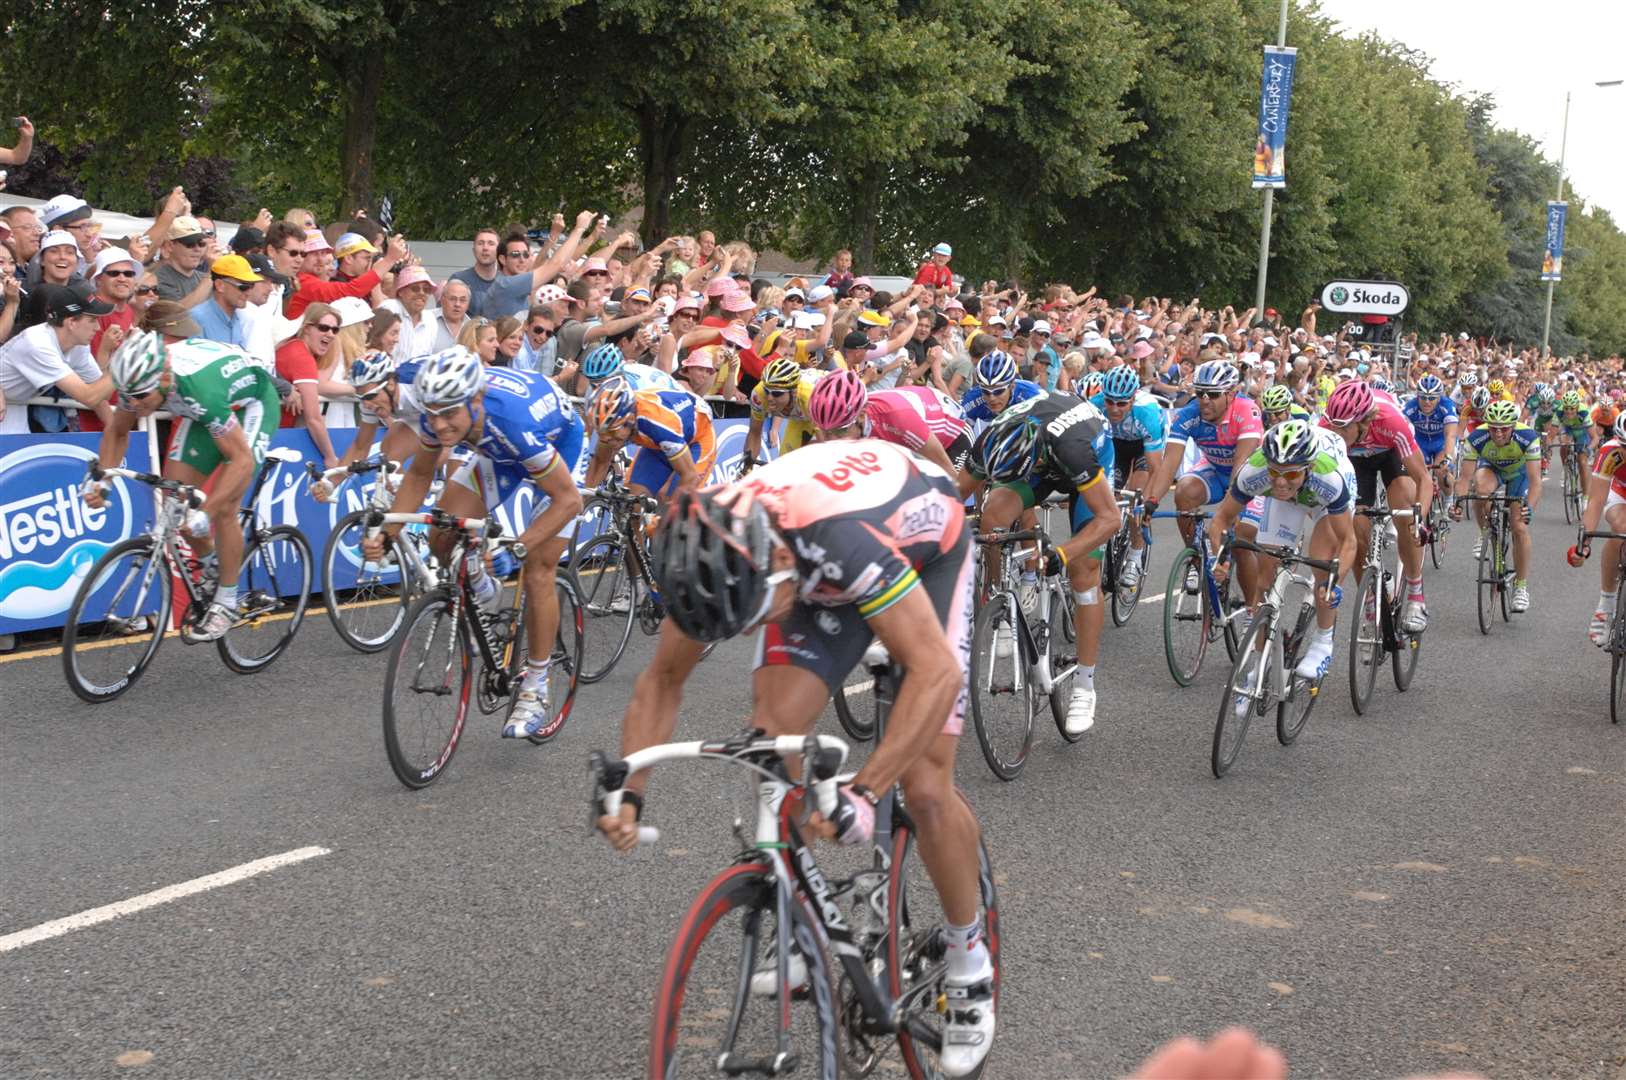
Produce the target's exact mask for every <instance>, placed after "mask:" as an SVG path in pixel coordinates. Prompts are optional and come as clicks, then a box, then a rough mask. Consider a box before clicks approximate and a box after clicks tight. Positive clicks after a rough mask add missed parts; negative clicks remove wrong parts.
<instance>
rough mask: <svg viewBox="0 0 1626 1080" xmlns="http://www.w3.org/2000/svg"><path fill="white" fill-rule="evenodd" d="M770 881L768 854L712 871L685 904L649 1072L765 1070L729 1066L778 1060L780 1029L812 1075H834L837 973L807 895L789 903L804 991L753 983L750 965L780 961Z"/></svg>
mask: <svg viewBox="0 0 1626 1080" xmlns="http://www.w3.org/2000/svg"><path fill="white" fill-rule="evenodd" d="M774 889H775V886H774V883H773V880H772V879H771V877H770V876H769V871H768V868H767V867H766V866H765V865H764V864H763V863H760V862H750V863H743V864H740V865H737V866H731V867H729V868H728V869H727V870H724V871H723V872H722V873H720V874H718V875H717V876H716V877H714V878H712V879H711V881H709V882H707V883H706V885H705V887H704V888H702V889H701V890H700V894H699V895H698V896H696V897H695V899H694V902H693V903H692V904H690V905H689V910H688V913H687V914H685V915H684V917H683V922H682V923H681V924H680V925H679V926H678V931H677V936H676V937H675V938H673V940H672V947H671V949H670V950H669V951H668V952H667V954H666V965H665V968H664V969H663V970H662V972H661V980H660V982H659V983H658V984H657V985H658V987H659V989H658V990H657V991H656V993H655V1015H654V1019H653V1021H652V1022H651V1024H650V1029H649V1076H651V1077H680V1076H700V1075H706V1076H713V1075H717V1074H718V1073H719V1072H722V1073H727V1074H729V1075H732V1074H734V1073H737V1072H743V1071H751V1072H766V1071H767V1069H766V1068H765V1067H759V1068H756V1069H750V1070H745V1069H741V1068H737V1067H736V1068H732V1069H731V1068H730V1067H729V1066H730V1065H731V1064H732V1065H739V1064H743V1063H747V1062H755V1063H758V1064H759V1066H762V1065H765V1063H768V1062H772V1061H773V1060H774V1059H775V1056H776V1054H777V1053H778V1052H779V1049H780V1046H779V1038H780V1035H781V1033H782V1032H783V1034H784V1035H785V1036H786V1037H788V1039H789V1049H790V1051H791V1052H792V1053H794V1054H796V1055H797V1056H798V1057H799V1058H800V1061H801V1063H802V1065H804V1066H808V1067H809V1069H808V1071H809V1072H810V1074H811V1075H813V1076H816V1077H830V1078H834V1077H835V1076H836V1075H837V1074H838V1072H839V1071H840V1067H841V1066H840V1062H841V1018H840V1017H839V1016H838V1015H837V1013H836V1008H835V1002H836V1000H837V998H836V993H835V979H834V975H833V971H832V968H831V963H830V957H829V954H828V953H827V952H826V951H825V948H824V945H823V942H822V937H821V935H820V934H819V933H817V932H816V930H815V928H814V927H815V922H814V916H813V914H812V913H811V912H810V911H809V910H808V909H807V906H806V903H805V901H802V900H799V899H798V900H795V901H793V902H792V903H791V908H790V916H791V917H790V923H791V931H792V934H793V936H794V938H795V948H794V950H793V952H792V954H791V955H792V958H793V959H794V960H795V961H798V962H799V963H798V966H799V967H800V968H803V969H805V970H806V972H807V983H806V988H805V990H804V989H803V988H801V987H791V988H788V989H775V990H774V991H773V992H772V993H769V994H757V993H753V992H752V981H753V980H752V973H753V972H767V971H773V970H775V968H776V959H775V955H774V954H775V937H776V935H775V923H776V921H777V920H776V918H775V895H774ZM774 981H777V980H774ZM723 1062H727V1064H722V1063H723ZM800 1071H801V1070H800V1068H799V1069H798V1074H800Z"/></svg>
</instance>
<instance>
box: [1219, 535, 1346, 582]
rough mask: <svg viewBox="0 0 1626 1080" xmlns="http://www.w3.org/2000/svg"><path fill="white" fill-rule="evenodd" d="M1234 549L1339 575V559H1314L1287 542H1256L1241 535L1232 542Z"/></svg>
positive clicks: (1232, 548)
mask: <svg viewBox="0 0 1626 1080" xmlns="http://www.w3.org/2000/svg"><path fill="white" fill-rule="evenodd" d="M1229 546H1230V548H1231V550H1233V551H1257V552H1259V554H1261V555H1269V556H1270V557H1271V558H1273V559H1277V560H1280V561H1281V562H1284V563H1299V564H1301V565H1303V566H1309V567H1313V568H1315V569H1317V570H1325V571H1326V572H1327V573H1329V574H1331V575H1333V576H1334V577H1337V576H1338V559H1337V558H1336V557H1334V558H1332V559H1312V558H1310V557H1309V556H1307V555H1300V554H1299V553H1298V550H1297V549H1295V548H1291V547H1288V546H1286V545H1285V544H1256V543H1254V542H1253V541H1251V540H1244V539H1242V538H1241V537H1240V536H1239V537H1236V538H1235V539H1233V540H1232V541H1231V543H1230V545H1229Z"/></svg>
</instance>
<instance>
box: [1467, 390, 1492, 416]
mask: <svg viewBox="0 0 1626 1080" xmlns="http://www.w3.org/2000/svg"><path fill="white" fill-rule="evenodd" d="M1468 403H1469V404H1470V405H1472V406H1473V407H1474V411H1476V412H1481V413H1482V412H1484V411H1485V406H1487V405H1489V404H1490V391H1489V390H1486V389H1485V388H1484V387H1483V386H1478V387H1475V388H1474V393H1473V397H1471V398H1469V399H1468Z"/></svg>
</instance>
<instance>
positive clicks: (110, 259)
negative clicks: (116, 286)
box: [90, 244, 141, 281]
mask: <svg viewBox="0 0 1626 1080" xmlns="http://www.w3.org/2000/svg"><path fill="white" fill-rule="evenodd" d="M119 263H129V264H130V265H131V266H133V267H135V270H136V273H137V274H139V273H141V263H139V262H137V261H136V257H135V256H134V255H131V254H130V253H129V252H128V251H125V250H124V249H123V248H121V247H118V246H117V245H113V244H109V245H108V246H107V247H104V248H102V250H100V251H98V252H97V253H96V265H95V266H93V267H92V268H91V271H90V279H91V280H92V281H94V280H96V279H97V278H99V277H101V276H102V271H103V270H106V269H107V268H108V267H110V266H117V265H118V264H119Z"/></svg>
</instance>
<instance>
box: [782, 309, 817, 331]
mask: <svg viewBox="0 0 1626 1080" xmlns="http://www.w3.org/2000/svg"><path fill="white" fill-rule="evenodd" d="M823 325H824V312H822V311H798V312H797V313H796V314H794V315H792V316H791V317H790V327H791V329H792V330H817V329H818V328H819V327H821V326H823Z"/></svg>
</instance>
